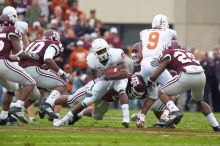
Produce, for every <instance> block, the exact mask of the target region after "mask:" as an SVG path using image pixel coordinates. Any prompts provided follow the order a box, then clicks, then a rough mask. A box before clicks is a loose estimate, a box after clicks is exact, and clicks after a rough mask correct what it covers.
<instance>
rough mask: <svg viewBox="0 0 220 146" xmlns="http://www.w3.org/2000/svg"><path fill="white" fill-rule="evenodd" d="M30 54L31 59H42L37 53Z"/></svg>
mask: <svg viewBox="0 0 220 146" xmlns="http://www.w3.org/2000/svg"><path fill="white" fill-rule="evenodd" d="M29 54H30V57H31V59H36V60H37V59H39V58H40V56H39V55H38V54H36V53H29Z"/></svg>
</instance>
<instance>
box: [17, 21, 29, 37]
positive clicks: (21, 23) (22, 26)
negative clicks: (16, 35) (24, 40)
mask: <svg viewBox="0 0 220 146" xmlns="http://www.w3.org/2000/svg"><path fill="white" fill-rule="evenodd" d="M15 26H16V27H17V28H18V29H19V31H20V32H21V34H24V33H27V32H28V24H27V22H24V21H16V22H15Z"/></svg>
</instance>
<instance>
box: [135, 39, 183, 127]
mask: <svg viewBox="0 0 220 146" xmlns="http://www.w3.org/2000/svg"><path fill="white" fill-rule="evenodd" d="M179 46H180V45H179V43H178V42H177V41H174V40H172V41H171V43H170V46H169V48H170V49H173V48H174V47H179ZM141 51H142V43H141V42H138V43H135V44H134V45H133V46H132V52H131V58H132V62H133V64H134V65H135V68H136V71H137V72H139V71H140V70H141V61H142V59H143V57H142V53H141ZM142 63H143V62H142ZM153 64H158V63H157V61H152V62H151V64H150V65H151V67H145V66H142V68H144V69H145V72H144V74H147V75H150V74H151V73H152V71H153V70H155V69H156V67H152V65H153ZM155 66H157V65H155ZM142 70H143V69H142ZM141 75H142V74H141ZM167 75H169V76H168V77H169V78H171V75H170V74H168V73H167ZM167 80H168V79H167ZM146 81H147V80H146V79H145V82H146ZM146 83H147V82H146ZM159 83H160V84H162V85H163V84H165V81H164V82H159ZM155 90H157V89H154V90H151V91H148V92H157V91H155ZM155 96H158V95H157V94H155ZM154 99H155V100H157V99H158V97H155V98H154ZM172 99H173V100H176V97H175V96H173V97H172ZM149 106H150V105H149V103H148V105H146V106H143V108H142V111H141V112H140V113H139V114H137V113H136V114H133V115H132V116H131V120H132V121H136V122H138V123H139V124H140V126H139V127H143V126H141V125H143V124H144V121H141V120H140V119H139V120H138V118H140V114H142V117H144V115H145V114H146V113H147V112H146V111H148V108H147V109H146V110H145V111H144V109H145V108H146V107H149ZM150 107H151V109H152V111H154V113H155V115H156V117H157V118H158V119H159V121H158V122H157V123H156V124H154V125H153V126H154V127H158V128H159V127H163V128H164V127H166V125H165V124H164V122H163V121H164V120H166V119H167V118H168V115H169V111H168V110H167V109H165V108H164V105H163V103H162V102H161V101H160V100H159V99H158V100H157V101H156V102H155V103H154V104H153V105H151V106H150ZM137 125H138V124H137ZM169 127H172V128H173V125H172V126H169Z"/></svg>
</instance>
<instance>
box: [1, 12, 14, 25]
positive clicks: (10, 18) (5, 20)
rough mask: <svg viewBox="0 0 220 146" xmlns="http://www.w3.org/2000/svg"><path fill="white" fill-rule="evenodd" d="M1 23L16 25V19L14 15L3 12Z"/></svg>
mask: <svg viewBox="0 0 220 146" xmlns="http://www.w3.org/2000/svg"><path fill="white" fill-rule="evenodd" d="M0 24H1V25H2V26H14V25H15V21H14V19H13V16H11V15H6V14H3V15H1V16H0Z"/></svg>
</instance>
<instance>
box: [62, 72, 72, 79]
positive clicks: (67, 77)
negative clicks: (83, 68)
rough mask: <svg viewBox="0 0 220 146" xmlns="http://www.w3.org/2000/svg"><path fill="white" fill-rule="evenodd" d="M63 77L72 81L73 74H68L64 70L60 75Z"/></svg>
mask: <svg viewBox="0 0 220 146" xmlns="http://www.w3.org/2000/svg"><path fill="white" fill-rule="evenodd" d="M62 76H63V77H64V78H65V79H68V80H69V81H73V80H74V79H73V76H72V75H70V74H69V73H66V72H64V73H63V75H62Z"/></svg>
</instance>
